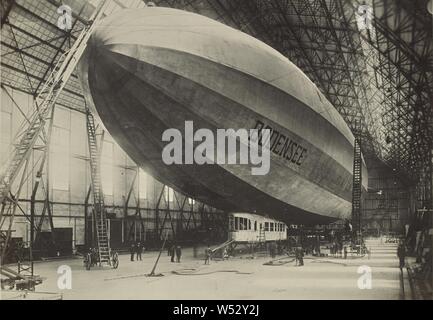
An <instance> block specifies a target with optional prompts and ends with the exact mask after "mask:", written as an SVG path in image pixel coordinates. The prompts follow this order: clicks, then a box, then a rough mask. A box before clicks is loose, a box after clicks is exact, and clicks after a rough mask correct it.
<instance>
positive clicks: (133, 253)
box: [129, 241, 135, 261]
mask: <svg viewBox="0 0 433 320" xmlns="http://www.w3.org/2000/svg"><path fill="white" fill-rule="evenodd" d="M129 252H130V253H131V261H134V255H135V243H134V242H133V241H132V242H131V246H130V247H129Z"/></svg>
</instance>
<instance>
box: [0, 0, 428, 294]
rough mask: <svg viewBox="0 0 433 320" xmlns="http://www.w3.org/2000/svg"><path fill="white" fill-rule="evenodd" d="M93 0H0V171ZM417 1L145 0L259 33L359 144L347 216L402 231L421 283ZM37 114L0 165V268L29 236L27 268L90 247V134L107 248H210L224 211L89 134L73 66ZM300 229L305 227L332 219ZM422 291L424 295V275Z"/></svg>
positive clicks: (424, 56) (424, 25)
mask: <svg viewBox="0 0 433 320" xmlns="http://www.w3.org/2000/svg"><path fill="white" fill-rule="evenodd" d="M101 2H102V1H101ZM98 3H99V1H98V0H91V1H84V0H64V1H60V0H42V1H34V0H4V1H2V3H1V6H2V7H1V109H0V111H1V112H0V164H1V165H2V168H6V169H7V168H9V169H10V163H9V167H7V164H8V162H7V161H8V159H9V157H10V155H11V154H13V152H15V151H16V150H19V149H20V146H19V144H17V143H18V142H19V140H17V133H20V132H22V130H23V128H26V127H28V123H29V122H30V121H31V120H32V118H31V116H30V115H32V114H33V113H34V112H35V99H36V98H37V97H38V95H40V94H41V92H42V93H43V90H44V88H45V86H46V84H47V82H49V81H50V76H51V75H52V72H53V71H56V70H58V69H57V68H58V66H59V64H61V63H62V62H63V61H62V59H64V57H65V54H67V53H68V51H69V50H70V49H71V48H73V46H74V43H76V41H77V39H80V35H81V33H82V31H83V30H85V29H86V27H87V26H88V25H89V24H90V23H92V22H91V17H92V14H94V12H95V8H96V7H97V6H98ZM431 4H432V2H431V1H428V0H416V1H410V0H401V1H393V0H367V1H357V0H354V1H349V0H347V1H346V0H342V1H336V0H309V1H304V0H302V1H301V0H249V1H231V0H155V1H153V4H150V5H155V6H158V7H171V8H177V9H182V10H186V11H191V12H195V13H199V14H201V15H204V16H207V17H210V18H212V19H215V20H217V21H220V22H222V23H224V24H226V25H229V26H231V27H233V28H235V29H238V30H241V31H243V32H245V33H247V34H249V35H251V36H253V37H255V38H257V39H259V40H261V41H263V42H264V43H266V44H268V45H269V46H271V47H273V48H274V49H276V50H278V51H279V52H280V53H282V54H283V55H285V56H286V57H287V58H289V60H290V61H292V62H293V63H294V64H295V65H296V66H298V67H299V68H300V69H301V70H302V71H303V72H304V73H305V74H306V75H307V76H308V77H309V78H310V79H311V80H312V81H313V82H314V84H315V85H316V86H317V87H318V88H319V89H320V91H321V92H322V93H323V94H324V95H325V97H326V98H327V99H328V100H329V101H330V102H331V104H332V105H333V106H334V107H335V108H336V109H337V111H338V112H339V113H340V114H341V115H342V117H343V118H344V120H345V121H346V122H347V124H348V125H349V127H350V129H351V131H352V133H353V134H354V136H355V139H356V146H358V147H360V150H362V155H363V158H364V159H365V162H366V165H367V168H368V176H369V183H368V189H367V190H364V191H362V192H361V186H360V181H359V179H360V177H359V176H356V175H354V181H353V203H352V224H353V227H354V228H355V229H356V230H359V232H360V233H362V234H363V235H364V236H365V237H367V236H375V237H377V236H386V237H389V239H391V238H392V237H394V236H396V237H397V236H403V237H406V238H407V239H408V242H409V243H410V245H409V247H408V250H410V251H411V254H412V255H413V256H414V257H416V259H417V262H418V263H420V264H421V265H422V266H423V267H421V268H424V265H425V264H430V269H429V270H430V271H429V272H430V276H428V275H427V276H425V279H427V280H426V281H425V282H426V283H429V282H430V284H431V264H432V262H431V254H430V260H428V258H427V260H426V258H425V254H426V253H428V252H431V250H432V245H433V240H432V230H433V229H432V228H433V213H432V208H433V188H432V184H433V172H432V171H433V169H432V168H433V102H432V101H433V93H432V90H433V44H432V42H433V40H432V39H433V37H432V30H433V29H432V11H431V7H430V12H429V6H431ZM62 5H68V6H69V7H70V8H71V9H72V28H71V30H66V31H65V30H62V29H60V28H59V27H58V25H57V22H58V18H59V16H60V14H61V11H60V12H59V11H58V8H59V7H61V6H62ZM147 5H149V3H148V4H147ZM144 7H146V2H145V1H140V0H126V1H118V0H111V1H108V5H106V6H105V7H104V10H103V12H102V16H104V15H110V14H111V13H112V12H115V11H118V10H121V9H124V8H144ZM360 8H361V9H360ZM366 8H367V9H366ZM368 8H371V10H372V11H369V9H368ZM360 10H361V11H360ZM369 14H371V15H372V17H373V18H371V19H370V18H369V16H368V15H369ZM365 17H367V18H365ZM362 19H366V20H362ZM89 20H90V22H89ZM363 21H364V22H363ZM363 23H366V24H367V27H365V26H364V27H363ZM49 112H50V115H49V117H48V118H47V119H48V121H47V123H46V124H45V129H44V130H43V132H42V133H41V134H40V136H39V137H38V138H37V140H36V141H35V142H34V144H33V145H32V146H31V148H30V149H31V150H30V152H29V153H26V159H25V161H24V160H23V161H22V163H21V166H20V168H19V170H17V172H16V173H15V176H14V180H13V181H6V179H5V178H4V177H5V176H7V174H6V173H5V172H4V171H2V176H0V177H1V178H2V179H3V180H2V181H1V183H2V185H1V187H2V189H0V191H1V192H2V193H3V194H2V195H1V196H2V198H1V200H2V201H3V203H2V215H1V221H0V223H1V242H2V265H3V264H16V263H17V259H16V257H15V253H14V252H15V251H14V250H15V249H14V248H15V247H16V246H18V245H20V246H23V248H25V249H26V250H27V251H28V249H29V247H32V248H31V249H32V250H31V251H32V257H31V265H32V270H31V272H32V274H33V260H38V259H40V258H48V257H57V258H58V257H69V256H73V255H76V254H79V253H80V252H81V253H82V252H83V251H84V250H85V248H88V247H89V246H92V245H91V243H92V238H93V237H94V236H92V230H93V229H92V228H93V227H92V218H91V216H92V210H94V209H93V208H94V206H93V204H94V203H95V202H94V200H95V198H94V197H93V195H92V177H94V176H92V170H93V168H94V167H93V164H92V154H91V146H89V143H90V144H91V143H92V142H91V141H92V139H93V141H97V144H98V146H99V147H100V164H97V166H98V167H99V169H98V170H99V172H100V179H101V181H100V183H101V187H102V190H103V198H104V208H105V209H104V212H105V213H104V215H106V219H107V233H108V235H109V239H110V245H111V247H112V248H116V250H118V251H119V252H122V250H123V251H127V250H128V248H129V246H130V243H131V242H137V241H141V242H143V243H145V246H146V248H148V249H149V250H150V249H152V250H159V248H160V246H161V244H162V243H165V242H166V241H174V240H176V241H177V242H179V243H182V245H183V246H184V247H188V246H191V247H192V246H193V245H195V244H200V245H206V244H211V245H213V246H217V245H218V244H221V243H224V242H225V241H226V240H227V234H228V231H229V230H228V219H229V217H228V212H224V211H222V210H218V209H215V208H212V207H211V206H209V205H207V204H204V203H201V202H200V201H197V200H194V199H192V198H190V197H187V196H185V195H183V194H182V193H180V192H178V191H176V190H173V189H172V188H170V187H169V186H166V185H164V184H163V183H161V182H159V181H158V180H156V179H155V178H153V177H152V176H151V175H150V174H148V173H147V172H145V171H144V170H142V169H140V168H139V167H138V166H137V164H136V163H134V162H133V161H132V160H131V158H130V157H129V156H128V155H127V154H126V153H125V152H124V151H123V150H122V149H121V148H120V146H119V145H118V144H117V143H116V142H115V140H114V139H113V138H112V137H111V136H110V134H109V133H108V132H107V131H106V130H105V128H104V127H103V126H102V125H101V124H98V123H96V124H95V127H94V130H93V132H90V133H89V130H90V129H89V126H88V121H89V115H88V113H87V109H86V102H85V98H84V95H83V92H82V89H81V87H80V83H79V80H78V74H77V71H76V70H73V72H72V74H71V76H70V77H69V78H68V82H67V83H66V84H65V85H64V87H62V90H61V92H60V93H59V96H58V98H57V99H56V102H55V107H53V108H52V109H50V111H49ZM90 117H91V118H92V116H91V115H90ZM92 119H93V118H92ZM90 131H91V130H90ZM89 135H91V137H90V138H89ZM17 141H18V142H17ZM23 148H25V146H24V147H23ZM89 150H90V151H89ZM354 153H355V163H354V170H355V168H356V167H357V164H356V159H357V158H358V159H360V157H361V154H360V152H358V153H357V151H356V148H355V150H354ZM6 169H4V170H6ZM93 182H95V181H93ZM6 186H7V187H8V189H7V190H6V189H5V187H6ZM5 190H6V193H5ZM9 191H10V192H9ZM15 195H18V196H17V197H15ZM95 210H96V209H95ZM289 227H290V226H289ZM293 227H295V226H293ZM304 227H305V230H308V232H314V230H326V229H332V228H333V227H335V225H333V226H304ZM337 227H338V226H337ZM296 228H301V229H302V228H303V226H296ZM289 229H290V228H289ZM94 232H95V231H94V230H93V233H94ZM27 251H26V252H27ZM25 260H26V259H25ZM423 270H424V269H423ZM427 273H428V272H427ZM425 290H427V291H428V290H430V292H431V286H430V289H425ZM425 290H424V291H425ZM421 291H422V290H421Z"/></svg>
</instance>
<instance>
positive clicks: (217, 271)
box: [171, 269, 253, 276]
mask: <svg viewBox="0 0 433 320" xmlns="http://www.w3.org/2000/svg"><path fill="white" fill-rule="evenodd" d="M181 271H191V272H190V273H182V272H181ZM194 271H198V270H197V269H182V270H178V271H177V270H176V271H172V272H171V273H173V274H175V275H178V276H203V275H209V274H215V273H235V274H253V272H241V271H239V270H215V271H210V272H202V273H197V272H195V273H194Z"/></svg>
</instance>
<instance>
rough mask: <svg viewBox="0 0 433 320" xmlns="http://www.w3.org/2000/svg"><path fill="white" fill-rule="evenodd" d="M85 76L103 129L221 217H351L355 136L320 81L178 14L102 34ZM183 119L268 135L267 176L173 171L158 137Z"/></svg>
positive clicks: (110, 27) (138, 19)
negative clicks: (236, 213)
mask: <svg viewBox="0 0 433 320" xmlns="http://www.w3.org/2000/svg"><path fill="white" fill-rule="evenodd" d="M162 17H163V18H162ZM80 69H81V78H82V83H83V87H84V91H85V93H86V98H87V101H88V103H89V104H90V105H91V106H93V108H94V109H95V111H96V112H97V114H98V115H99V117H100V118H101V120H102V122H103V123H104V126H105V127H106V128H107V129H108V131H109V132H110V133H111V135H112V136H113V137H114V138H115V140H116V141H117V142H118V143H119V145H120V146H121V147H122V148H123V149H124V150H125V152H126V153H127V154H128V155H129V156H130V157H131V158H132V159H133V160H134V161H135V162H136V163H137V164H139V165H140V166H142V167H143V168H145V169H146V170H148V171H149V172H150V173H151V174H152V175H154V176H155V177H156V178H158V179H159V180H161V181H162V182H163V183H166V184H167V185H169V186H171V187H173V188H175V189H176V190H179V191H181V192H183V193H184V194H186V195H188V196H190V197H192V198H195V199H197V200H199V201H202V202H204V203H207V204H209V205H212V206H214V207H216V208H220V209H223V210H227V211H244V212H251V213H258V214H266V215H270V216H273V217H275V218H277V219H281V220H284V221H286V222H290V223H326V222H329V221H332V220H335V219H344V218H348V217H349V216H350V211H351V202H350V201H351V187H352V166H353V140H354V139H353V136H352V134H351V133H350V130H349V129H348V128H347V125H346V124H345V123H344V120H343V119H342V118H341V116H340V115H339V114H338V113H337V111H336V110H335V109H334V108H333V107H332V105H330V103H329V102H328V101H327V100H326V98H325V97H324V96H323V95H322V94H321V93H320V92H319V90H318V89H317V88H316V87H315V86H314V84H313V83H312V82H311V81H310V80H309V79H308V78H307V77H306V76H305V75H304V74H303V73H302V72H301V71H300V70H299V69H298V68H297V67H296V66H294V65H293V64H292V63H290V61H288V60H287V59H286V58H284V57H283V56H282V55H280V54H279V53H278V52H276V51H275V50H273V49H272V48H270V47H268V46H266V45H265V44H263V43H262V42H260V41H258V40H256V39H254V38H252V37H249V36H248V35H246V34H243V33H241V32H239V31H237V30H234V29H232V28H229V27H227V26H225V25H222V24H220V23H218V22H216V21H213V20H211V19H208V18H205V17H202V16H200V15H196V14H192V13H187V12H184V11H180V10H174V9H167V8H145V9H141V10H134V11H131V10H124V11H121V12H120V13H116V14H115V15H114V16H110V17H108V18H106V19H105V20H103V21H102V23H101V25H100V26H99V27H98V28H97V29H96V31H95V33H94V34H93V36H92V38H91V41H90V43H89V46H88V49H87V51H86V53H85V57H84V59H83V61H82V63H81V65H80ZM185 121H192V122H193V123H194V127H195V128H196V129H200V128H206V129H210V130H212V131H213V132H216V130H217V129H224V128H226V129H228V128H233V129H235V130H237V129H241V128H246V129H253V128H258V127H260V128H262V129H263V128H268V129H269V130H271V132H272V134H273V136H272V139H271V143H270V147H271V163H270V171H269V173H268V174H267V175H264V176H254V175H252V174H251V167H250V166H247V165H228V164H226V165H216V164H212V165H195V164H194V165H186V164H183V165H166V164H165V163H164V162H163V161H162V156H161V155H162V150H163V148H164V146H166V144H167V143H166V142H163V141H162V135H163V132H164V131H165V130H167V129H171V128H176V129H178V130H180V131H183V130H184V127H185ZM363 171H364V182H365V181H366V175H365V173H366V170H365V168H364V170H363Z"/></svg>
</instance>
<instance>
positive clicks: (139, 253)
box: [136, 241, 143, 261]
mask: <svg viewBox="0 0 433 320" xmlns="http://www.w3.org/2000/svg"><path fill="white" fill-rule="evenodd" d="M136 250H137V261H138V260H140V261H142V259H141V254H142V252H143V246H142V244H141V242H140V241H139V242H138V243H137V247H136Z"/></svg>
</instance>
